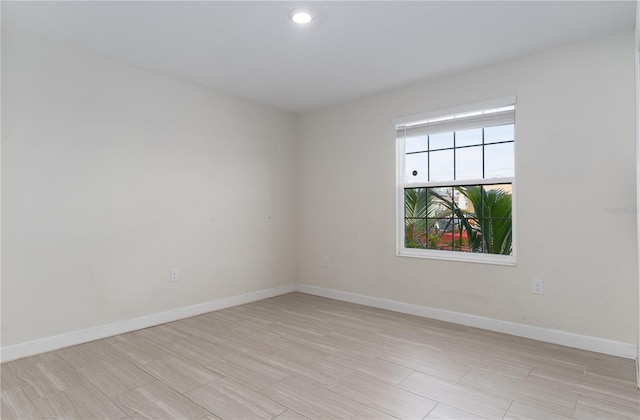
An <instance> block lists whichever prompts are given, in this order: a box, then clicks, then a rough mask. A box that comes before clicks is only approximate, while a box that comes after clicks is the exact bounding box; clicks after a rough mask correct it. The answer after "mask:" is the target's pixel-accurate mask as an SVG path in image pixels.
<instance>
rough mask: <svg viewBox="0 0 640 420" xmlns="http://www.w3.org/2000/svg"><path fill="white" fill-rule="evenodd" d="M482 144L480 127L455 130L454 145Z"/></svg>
mask: <svg viewBox="0 0 640 420" xmlns="http://www.w3.org/2000/svg"><path fill="white" fill-rule="evenodd" d="M476 144H482V128H475V129H473V130H464V131H456V147H460V146H473V145H476Z"/></svg>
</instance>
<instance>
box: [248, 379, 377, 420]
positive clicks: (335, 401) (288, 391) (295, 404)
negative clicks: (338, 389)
mask: <svg viewBox="0 0 640 420" xmlns="http://www.w3.org/2000/svg"><path fill="white" fill-rule="evenodd" d="M259 393H260V394H262V395H265V396H266V397H268V398H271V399H272V400H274V401H277V402H278V403H279V404H281V405H283V406H285V407H289V408H290V409H292V410H294V411H295V412H296V413H300V414H302V415H303V416H305V417H308V418H310V419H319V420H320V419H336V420H337V419H350V418H352V417H354V416H356V415H357V414H358V413H360V412H361V411H363V410H364V409H365V408H366V407H365V406H364V405H363V404H360V403H357V402H355V401H353V400H351V399H349V398H347V397H345V396H342V395H340V394H338V393H335V392H332V391H329V390H327V389H326V388H324V387H323V386H321V385H318V384H316V383H313V382H311V381H308V380H305V379H303V378H298V377H294V376H288V377H286V378H284V379H282V380H280V381H278V382H275V383H273V384H271V385H268V386H266V387H264V388H263V389H261V390H260V391H259Z"/></svg>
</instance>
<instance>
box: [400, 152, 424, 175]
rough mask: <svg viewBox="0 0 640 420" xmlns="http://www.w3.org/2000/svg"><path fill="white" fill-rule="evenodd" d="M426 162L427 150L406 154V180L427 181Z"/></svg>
mask: <svg viewBox="0 0 640 420" xmlns="http://www.w3.org/2000/svg"><path fill="white" fill-rule="evenodd" d="M427 163H428V154H427V152H423V153H413V154H410V155H407V156H406V159H405V179H406V182H427V179H428V178H427Z"/></svg>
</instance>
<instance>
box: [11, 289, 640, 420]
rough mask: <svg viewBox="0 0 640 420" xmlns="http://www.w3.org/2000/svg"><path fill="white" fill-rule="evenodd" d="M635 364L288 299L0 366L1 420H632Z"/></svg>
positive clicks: (637, 409) (639, 408)
mask: <svg viewBox="0 0 640 420" xmlns="http://www.w3.org/2000/svg"><path fill="white" fill-rule="evenodd" d="M634 371H635V364H634V362H633V361H632V360H627V359H622V358H617V357H612V356H607V355H602V354H598V353H591V352H588V351H582V350H576V349H571V348H566V347H562V346H557V345H552V344H545V343H541V342H537V341H533V340H528V339H523V338H517V337H512V336H508V335H504V334H498V333H493V332H489V331H484V330H479V329H474V328H469V327H464V326H460V325H455V324H449V323H445V322H440V321H434V320H429V319H424V318H418V317H414V316H410V315H404V314H399V313H394V312H389V311H384V310H379V309H374V308H369V307H365V306H359V305H354V304H350V303H345V302H339V301H335V300H331V299H324V298H320V297H315V296H310V295H305V294H301V293H291V294H288V295H284V296H279V297H276V298H272V299H267V300H263V301H260V302H254V303H251V304H247V305H243V306H238V307H234V308H230V309H225V310H221V311H217V312H212V313H208V314H205V315H201V316H197V317H194V318H189V319H184V320H181V321H176V322H171V323H168V324H164V325H161V326H157V327H153V328H147V329H144V330H140V331H136V332H132V333H128V334H123V335H119V336H115V337H110V338H107V339H103V340H98V341H94V342H91V343H87V344H82V345H78V346H74V347H69V348H65V349H62V350H58V351H54V352H50V353H46V354H42V355H39V356H34V357H30V358H26V359H21V360H17V361H13V362H9V363H5V364H3V365H2V366H1V375H2V413H1V415H2V418H3V419H13V418H16V419H31V418H34V419H35V418H67V419H93V418H108V419H128V418H132V419H142V418H144V419H176V418H178V419H205V418H221V419H278V420H294V419H323V420H324V419H360V420H362V419H392V418H397V419H423V418H424V419H480V418H486V419H502V418H508V419H565V418H591V419H624V418H628V419H638V418H640V392H639V391H638V389H637V388H636V385H635V376H634Z"/></svg>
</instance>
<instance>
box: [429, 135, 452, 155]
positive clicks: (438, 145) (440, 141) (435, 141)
mask: <svg viewBox="0 0 640 420" xmlns="http://www.w3.org/2000/svg"><path fill="white" fill-rule="evenodd" d="M450 147H453V132H452V131H451V132H448V133H438V134H432V135H430V136H429V150H436V149H446V148H450Z"/></svg>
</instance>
